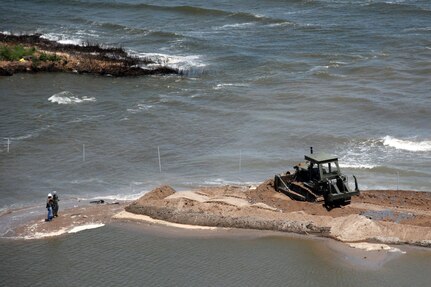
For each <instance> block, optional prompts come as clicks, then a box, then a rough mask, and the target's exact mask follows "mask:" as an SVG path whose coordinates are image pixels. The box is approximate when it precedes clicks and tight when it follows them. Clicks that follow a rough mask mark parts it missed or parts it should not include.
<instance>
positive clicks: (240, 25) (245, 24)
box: [214, 22, 256, 30]
mask: <svg viewBox="0 0 431 287" xmlns="http://www.w3.org/2000/svg"><path fill="white" fill-rule="evenodd" d="M255 24H256V23H254V22H247V23H236V24H226V25H223V26H220V27H216V28H214V30H226V29H240V28H245V27H250V26H253V25H255Z"/></svg>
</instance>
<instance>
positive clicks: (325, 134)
mask: <svg viewBox="0 0 431 287" xmlns="http://www.w3.org/2000/svg"><path fill="white" fill-rule="evenodd" d="M430 19H431V2H430V1H426V0H405V1H402V0H394V1H381V0H376V1H360V0H359V1H348V0H337V1H329V0H316V1H306V0H292V1H276V0H272V1H254V2H250V1H211V2H209V3H208V2H203V1H175V0H174V1H163V0H159V1H133V0H119V1H110V0H96V1H85V0H71V1H57V0H32V1H30V0H27V1H25V0H14V1H9V0H3V1H2V4H1V9H0V31H3V32H5V33H41V34H42V35H43V37H45V38H48V39H52V40H56V41H59V42H62V43H76V44H86V43H100V44H102V45H106V46H115V47H123V48H124V49H125V50H126V51H128V52H129V53H130V54H132V55H135V56H138V57H143V58H150V59H153V60H154V61H156V63H157V65H165V66H169V67H174V68H177V69H178V70H179V71H181V73H182V74H181V75H169V76H150V77H138V78H113V77H100V76H92V75H75V74H60V73H59V74H17V75H14V76H12V77H2V78H0V103H1V104H0V211H2V212H3V211H5V210H9V209H14V208H35V207H37V206H41V209H42V212H43V211H44V210H43V207H44V202H45V197H46V195H47V193H48V192H51V191H53V190H57V191H58V193H59V194H60V198H61V199H62V204H67V203H68V202H73V200H76V199H77V198H78V199H92V198H101V197H103V198H106V199H133V198H137V197H139V196H140V195H142V194H143V193H145V192H147V191H149V190H151V189H152V188H154V187H156V186H158V185H160V184H170V185H172V186H173V187H174V188H176V189H178V190H185V189H189V188H193V187H197V186H201V185H220V184H257V183H259V182H262V181H263V180H265V179H267V178H271V177H273V175H274V174H276V173H280V172H283V171H286V170H287V169H291V168H292V166H293V165H295V164H296V163H297V162H299V161H301V160H303V156H304V154H307V153H308V152H309V147H310V146H313V147H314V150H315V151H325V152H328V153H332V154H335V155H338V157H339V159H340V164H341V167H342V169H343V172H344V173H346V174H347V175H349V176H351V175H352V174H354V175H356V176H357V178H358V182H359V186H360V188H361V189H396V188H399V189H412V190H420V191H430V190H431V183H430V180H429V178H430V176H431V115H430V113H429V110H430V107H431V94H430V76H431V61H430V59H431V41H430V36H431V20H430ZM159 159H160V160H159ZM7 224H9V223H4V222H2V223H1V226H0V227H1V228H0V230H3V231H4V230H7V228H8V226H7ZM102 230H103V229H102ZM101 234H105V232H102V231H101ZM105 235H106V234H105ZM17 244H18V243H17ZM34 244H35V245H36V246H39V245H43V244H45V243H34ZM18 245H19V244H18ZM32 246H33V245H32ZM41 248H42V249H43V247H41ZM114 255H115V254H114ZM71 285H73V284H71ZM84 285H85V284H84Z"/></svg>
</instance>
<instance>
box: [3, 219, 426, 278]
mask: <svg viewBox="0 0 431 287" xmlns="http://www.w3.org/2000/svg"><path fill="white" fill-rule="evenodd" d="M187 232H190V231H179V233H178V232H177V233H176V232H173V231H171V232H158V231H156V232H155V231H154V230H151V228H150V229H148V228H144V227H143V226H138V227H137V226H136V225H131V226H127V224H126V225H124V224H114V225H110V226H104V227H102V228H98V229H93V230H86V231H83V232H80V233H77V234H74V235H73V236H64V237H59V238H54V239H49V240H40V241H12V242H10V241H3V240H1V241H0V253H1V254H2V258H3V259H2V268H1V269H0V275H1V276H0V277H1V278H2V282H3V283H2V285H3V286H11V285H13V286H29V285H31V286H45V285H46V280H47V276H48V277H50V278H51V279H50V280H56V282H62V284H63V285H64V286H118V285H128V286H132V285H141V286H203V285H205V286H263V285H265V286H280V285H283V286H285V285H289V286H322V285H331V286H408V285H409V284H413V285H414V286H428V284H429V280H430V275H429V274H428V273H427V272H418V271H419V270H422V271H424V270H428V269H429V268H431V265H430V262H431V261H430V253H429V252H423V251H421V250H416V251H411V252H409V253H408V254H407V255H402V256H400V257H398V258H396V259H394V260H392V261H389V262H388V263H386V264H385V265H383V266H380V267H377V268H371V269H369V268H363V266H360V265H358V264H357V265H352V264H350V263H351V262H350V263H349V261H348V260H344V259H343V258H342V257H340V256H343V255H340V254H337V252H333V251H331V250H330V249H328V246H327V245H326V243H325V241H324V240H306V239H300V238H289V237H284V236H283V237H280V236H269V237H257V235H256V234H254V235H253V233H250V232H248V231H238V232H235V233H234V234H233V235H227V236H226V235H223V236H221V237H220V236H211V235H199V233H197V235H187ZM193 232H195V233H196V231H193Z"/></svg>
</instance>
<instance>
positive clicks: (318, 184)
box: [274, 147, 359, 206]
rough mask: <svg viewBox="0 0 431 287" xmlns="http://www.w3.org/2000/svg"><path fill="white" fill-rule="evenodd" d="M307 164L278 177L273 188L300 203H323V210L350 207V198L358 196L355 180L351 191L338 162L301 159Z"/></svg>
mask: <svg viewBox="0 0 431 287" xmlns="http://www.w3.org/2000/svg"><path fill="white" fill-rule="evenodd" d="M304 158H305V160H306V162H305V163H300V164H298V165H296V166H294V169H295V171H294V172H293V173H291V172H289V171H288V172H286V173H285V174H283V175H281V174H277V175H275V178H274V188H275V190H276V191H280V192H283V193H284V194H286V195H288V196H289V197H290V198H292V199H295V200H301V201H310V202H315V201H317V202H319V201H324V202H325V205H326V206H336V205H343V204H348V203H350V200H351V197H352V196H354V195H359V188H358V181H357V179H356V177H355V176H353V178H354V180H355V189H354V190H351V189H350V187H349V185H348V181H347V177H346V176H345V175H343V174H342V173H341V171H340V167H339V165H338V158H337V157H334V156H330V155H328V154H324V153H320V154H313V148H312V147H310V155H308V156H307V155H305V156H304Z"/></svg>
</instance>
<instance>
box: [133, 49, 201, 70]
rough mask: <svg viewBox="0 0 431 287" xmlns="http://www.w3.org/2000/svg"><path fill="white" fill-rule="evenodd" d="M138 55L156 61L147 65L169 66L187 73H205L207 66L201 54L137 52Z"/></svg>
mask: <svg viewBox="0 0 431 287" xmlns="http://www.w3.org/2000/svg"><path fill="white" fill-rule="evenodd" d="M136 56H138V57H139V58H141V59H143V60H146V61H151V62H153V63H154V64H149V65H147V66H145V67H169V68H172V69H175V70H178V71H179V72H180V73H181V74H185V75H199V74H203V73H204V71H205V67H206V64H205V63H204V62H202V60H201V57H200V56H199V55H189V56H175V55H173V56H172V55H166V54H159V53H137V54H136Z"/></svg>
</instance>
